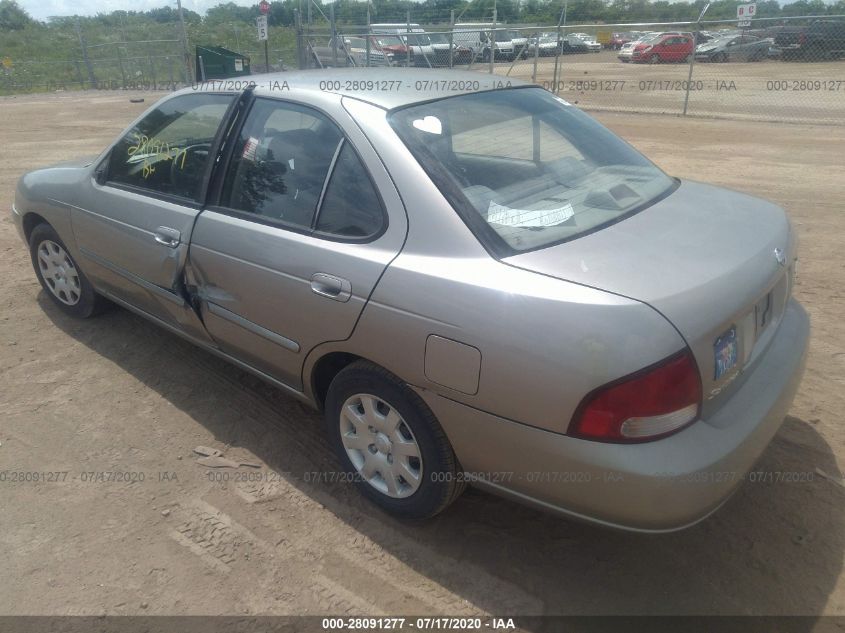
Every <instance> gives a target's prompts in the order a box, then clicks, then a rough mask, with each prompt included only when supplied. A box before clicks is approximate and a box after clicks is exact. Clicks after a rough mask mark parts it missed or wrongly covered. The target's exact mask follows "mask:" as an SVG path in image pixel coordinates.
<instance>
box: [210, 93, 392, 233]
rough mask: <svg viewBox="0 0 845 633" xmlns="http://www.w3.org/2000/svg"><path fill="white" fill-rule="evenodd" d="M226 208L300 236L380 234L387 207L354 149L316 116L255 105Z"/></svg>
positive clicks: (289, 107) (224, 199)
mask: <svg viewBox="0 0 845 633" xmlns="http://www.w3.org/2000/svg"><path fill="white" fill-rule="evenodd" d="M220 205H221V206H223V207H226V208H229V209H232V210H235V211H239V212H241V213H245V214H249V215H253V216H256V217H257V218H258V217H260V218H262V219H263V220H264V221H270V222H271V223H274V224H275V223H278V224H281V225H283V226H286V227H288V228H291V229H296V230H299V231H300V232H313V231H316V232H318V233H320V234H322V235H324V236H325V235H332V236H338V237H342V238H348V239H360V238H366V237H371V236H374V235H376V234H377V233H380V232H381V229H382V227H383V225H384V222H385V219H384V218H385V216H384V212H383V208H382V205H381V202H380V199H379V197H378V194H377V193H376V190H375V188H374V186H373V184H372V181H371V180H370V178H369V175H368V174H367V171H366V169H365V168H364V166H363V164H362V163H361V161H360V159H359V158H358V155H357V154H356V153H355V150H354V149H353V147H352V145H351V144H349V142H348V141H346V140H345V139H344V137H343V134H342V133H341V131H340V128H338V127H337V125H335V124H334V122H332V121H331V120H330V119H329V118H327V117H326V116H325V115H323V114H321V113H320V112H318V111H317V110H314V109H312V108H308V107H305V106H300V105H298V104H293V103H287V102H283V101H278V100H275V99H256V101H255V103H254V104H253V106H252V109H251V110H250V113H249V115H248V116H247V119H246V121H245V122H244V125H243V128H242V129H241V132H240V134H239V136H238V138H237V140H236V141H235V145H234V147H233V153H232V158H231V160H230V164H229V167H228V170H227V172H226V176H225V179H224V182H223V189H222V193H221V197H220Z"/></svg>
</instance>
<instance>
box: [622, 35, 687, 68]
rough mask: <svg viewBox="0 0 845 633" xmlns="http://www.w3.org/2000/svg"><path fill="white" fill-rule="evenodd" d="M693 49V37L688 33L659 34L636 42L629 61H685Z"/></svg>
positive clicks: (654, 62) (653, 62) (655, 62)
mask: <svg viewBox="0 0 845 633" xmlns="http://www.w3.org/2000/svg"><path fill="white" fill-rule="evenodd" d="M693 50H694V47H693V38H692V36H690V35H661V36H659V37H656V38H654V39H653V40H650V41H648V42H642V43H640V44H637V45H636V46H635V47H634V50H633V52H632V54H631V61H632V62H638V63H649V64H659V63H663V62H685V61H688V60H689V58H690V56H691V55H692V54H693Z"/></svg>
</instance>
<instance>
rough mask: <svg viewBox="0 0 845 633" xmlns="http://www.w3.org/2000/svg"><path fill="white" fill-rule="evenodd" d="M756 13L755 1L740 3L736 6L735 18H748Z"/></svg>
mask: <svg viewBox="0 0 845 633" xmlns="http://www.w3.org/2000/svg"><path fill="white" fill-rule="evenodd" d="M756 13H757V3H756V2H752V3H751V4H741V5H739V6H738V7H737V8H736V19H737V20H750V19H751V18H753V17H754V16H755V14H756Z"/></svg>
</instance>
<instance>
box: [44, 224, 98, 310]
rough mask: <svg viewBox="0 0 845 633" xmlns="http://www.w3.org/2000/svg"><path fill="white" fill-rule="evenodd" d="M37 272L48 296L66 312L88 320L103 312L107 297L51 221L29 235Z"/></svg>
mask: <svg viewBox="0 0 845 633" xmlns="http://www.w3.org/2000/svg"><path fill="white" fill-rule="evenodd" d="M29 254H30V257H31V258H32V267H33V268H34V269H35V275H36V277H38V281H39V283H40V284H41V287H42V288H44V291H45V292H46V293H47V296H48V297H50V299H51V300H52V301H53V303H55V304H56V305H57V306H58V307H59V309H61V311H62V312H64V313H65V314H68V315H70V316H73V317H76V318H78V319H86V318H88V317H91V316H94V315H95V314H98V313H100V312H102V310H103V309H104V308H105V307H106V306H107V305H108V302H107V301H106V299H104V298H103V297H101V296H100V295H98V294H97V293H96V292H94V287H93V286H92V285H91V282H90V281H88V278H87V277H86V276H85V273H83V272H82V269H81V268H80V267H79V265H78V264H77V263H76V261H74V259H73V257H71V255H70V253H69V252H68V249H67V247H66V246H65V244H64V242H62V240H61V238H60V237H59V234H58V233H56V231H55V229H54V228H53V227H52V226H50V225H49V224H39V225H38V226H36V227H35V228H34V229H33V231H32V234H31V235H30V237H29Z"/></svg>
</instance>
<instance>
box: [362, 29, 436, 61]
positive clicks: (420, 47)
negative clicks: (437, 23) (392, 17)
mask: <svg viewBox="0 0 845 633" xmlns="http://www.w3.org/2000/svg"><path fill="white" fill-rule="evenodd" d="M370 33H372V34H373V35H396V36H398V37H399V39H401V40H402V43H403V44H405V46H409V47H410V48H411V57H412V59H411V64H412V65H413V66H421V67H423V68H428V67H432V66H435V50H434V48H433V47H432V45H431V40H430V39H429V37H428V34H426V32H425V31H424V30H423V29H422V28H421V27H420V25H419V24H413V23H412V24H407V23H400V22H391V23H384V24H371V25H370ZM447 55H448V51H447Z"/></svg>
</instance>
